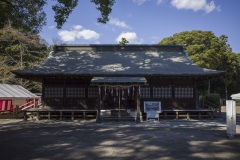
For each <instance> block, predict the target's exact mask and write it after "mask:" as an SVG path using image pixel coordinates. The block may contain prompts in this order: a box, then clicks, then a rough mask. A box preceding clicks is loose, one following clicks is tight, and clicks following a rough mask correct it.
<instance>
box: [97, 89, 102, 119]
mask: <svg viewBox="0 0 240 160" xmlns="http://www.w3.org/2000/svg"><path fill="white" fill-rule="evenodd" d="M101 95H102V92H101V87H100V86H99V87H98V109H97V117H96V122H98V123H100V122H101V105H102V96H101Z"/></svg>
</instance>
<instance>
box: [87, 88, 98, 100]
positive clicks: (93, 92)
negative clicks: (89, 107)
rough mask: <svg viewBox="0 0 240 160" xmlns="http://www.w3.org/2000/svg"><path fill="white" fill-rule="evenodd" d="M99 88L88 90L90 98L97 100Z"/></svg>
mask: <svg viewBox="0 0 240 160" xmlns="http://www.w3.org/2000/svg"><path fill="white" fill-rule="evenodd" d="M98 92H99V89H98V88H96V87H95V88H88V98H97V97H98Z"/></svg>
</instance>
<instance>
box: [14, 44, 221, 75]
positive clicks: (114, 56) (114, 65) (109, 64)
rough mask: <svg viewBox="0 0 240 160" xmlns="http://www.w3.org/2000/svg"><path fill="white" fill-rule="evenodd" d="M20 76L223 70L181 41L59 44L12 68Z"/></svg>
mask: <svg viewBox="0 0 240 160" xmlns="http://www.w3.org/2000/svg"><path fill="white" fill-rule="evenodd" d="M13 73H15V74H17V75H19V76H26V75H31V76H61V75H63V76H94V77H104V76H109V77H113V76H119V77H120V76H121V77H124V76H125V77H129V76H132V77H142V76H150V75H154V76H161V75H164V76H211V75H219V74H223V73H224V72H223V71H216V70H210V69H204V68H201V67H199V66H197V65H195V64H194V63H193V62H192V61H191V60H190V58H189V56H188V55H187V53H185V51H184V49H183V47H182V46H178V45H174V46H173V45H171V46H166V45H127V46H119V45H75V46H74V45H66V46H56V47H55V51H53V52H51V53H50V55H49V57H48V59H47V60H46V62H45V63H44V64H43V65H41V66H39V67H36V68H32V69H24V70H17V71H13Z"/></svg>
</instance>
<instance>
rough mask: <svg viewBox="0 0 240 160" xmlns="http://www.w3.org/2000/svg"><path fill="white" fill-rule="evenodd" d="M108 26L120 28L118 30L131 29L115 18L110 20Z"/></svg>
mask: <svg viewBox="0 0 240 160" xmlns="http://www.w3.org/2000/svg"><path fill="white" fill-rule="evenodd" d="M109 24H111V25H114V26H117V27H120V28H126V29H130V28H131V27H130V26H128V25H127V24H126V23H125V22H124V21H120V20H119V19H117V18H110V20H109Z"/></svg>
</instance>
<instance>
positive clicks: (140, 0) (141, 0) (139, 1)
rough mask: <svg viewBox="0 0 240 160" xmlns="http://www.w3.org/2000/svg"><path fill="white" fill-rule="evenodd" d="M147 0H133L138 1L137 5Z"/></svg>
mask: <svg viewBox="0 0 240 160" xmlns="http://www.w3.org/2000/svg"><path fill="white" fill-rule="evenodd" d="M146 1H148V0H133V2H134V3H137V5H139V6H140V5H141V4H143V3H145V2H146Z"/></svg>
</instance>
